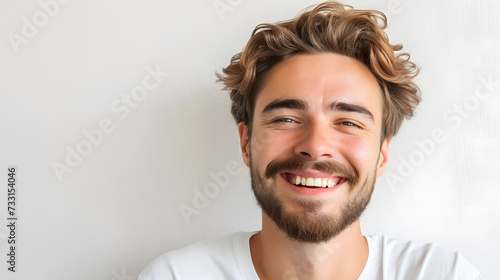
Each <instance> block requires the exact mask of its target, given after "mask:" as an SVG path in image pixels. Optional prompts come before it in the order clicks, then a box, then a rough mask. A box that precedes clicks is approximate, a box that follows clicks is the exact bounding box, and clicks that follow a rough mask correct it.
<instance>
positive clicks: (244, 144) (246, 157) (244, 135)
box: [238, 122, 250, 167]
mask: <svg viewBox="0 0 500 280" xmlns="http://www.w3.org/2000/svg"><path fill="white" fill-rule="evenodd" d="M238 133H239V135H240V148H241V155H242V156H243V161H244V162H245V164H246V166H248V167H250V138H249V137H248V126H247V124H246V123H244V122H240V123H239V124H238Z"/></svg>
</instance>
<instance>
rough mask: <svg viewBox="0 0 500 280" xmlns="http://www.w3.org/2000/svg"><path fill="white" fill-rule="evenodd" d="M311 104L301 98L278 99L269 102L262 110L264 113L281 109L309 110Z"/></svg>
mask: <svg viewBox="0 0 500 280" xmlns="http://www.w3.org/2000/svg"><path fill="white" fill-rule="evenodd" d="M308 107H309V106H308V105H307V103H306V102H305V101H302V100H299V99H278V100H274V101H273V102H271V103H269V104H267V106H266V107H265V108H264V110H262V114H268V113H270V112H271V111H274V110H279V109H295V110H302V111H305V110H307V108H308Z"/></svg>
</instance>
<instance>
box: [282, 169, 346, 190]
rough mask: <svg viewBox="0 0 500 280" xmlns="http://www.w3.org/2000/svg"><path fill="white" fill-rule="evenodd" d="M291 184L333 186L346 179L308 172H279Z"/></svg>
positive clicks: (308, 186)
mask: <svg viewBox="0 0 500 280" xmlns="http://www.w3.org/2000/svg"><path fill="white" fill-rule="evenodd" d="M281 175H282V177H283V178H284V179H286V180H287V181H288V182H290V183H291V184H292V185H295V186H297V187H304V188H315V189H318V188H333V187H335V186H337V185H339V184H342V183H343V182H345V181H346V180H347V179H346V178H345V177H341V176H324V177H323V176H321V175H320V176H312V175H309V174H296V173H290V172H285V173H282V174H281Z"/></svg>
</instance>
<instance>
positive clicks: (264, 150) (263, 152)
mask: <svg viewBox="0 0 500 280" xmlns="http://www.w3.org/2000/svg"><path fill="white" fill-rule="evenodd" d="M292 140H293V136H290V135H288V134H286V133H270V132H267V133H266V132H261V133H259V134H258V135H257V134H255V135H254V134H252V138H251V152H252V160H253V161H254V164H255V163H257V162H258V163H259V164H260V165H261V168H265V167H266V166H267V164H268V163H269V162H271V161H272V160H274V159H278V158H283V157H287V156H291V155H290V152H289V151H293V149H290V143H292Z"/></svg>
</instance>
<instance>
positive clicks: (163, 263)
mask: <svg viewBox="0 0 500 280" xmlns="http://www.w3.org/2000/svg"><path fill="white" fill-rule="evenodd" d="M253 234H254V233H251V232H238V233H233V234H230V235H227V236H225V237H222V238H218V239H213V240H208V241H201V242H197V243H193V244H191V245H188V246H186V247H183V248H180V249H177V250H173V251H169V252H167V253H165V254H163V255H161V256H159V257H158V258H156V259H155V260H154V261H153V262H152V263H151V264H150V265H149V266H148V267H146V268H145V269H144V271H143V272H142V273H141V274H140V275H139V277H138V279H139V280H159V279H162V280H163V279H230V278H228V276H235V277H237V276H238V275H239V274H240V273H243V270H244V267H242V266H244V265H245V263H246V262H247V261H248V260H247V256H246V252H247V251H248V257H249V256H250V251H249V249H248V246H249V245H248V242H249V240H250V237H251V236H252V235H253Z"/></svg>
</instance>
